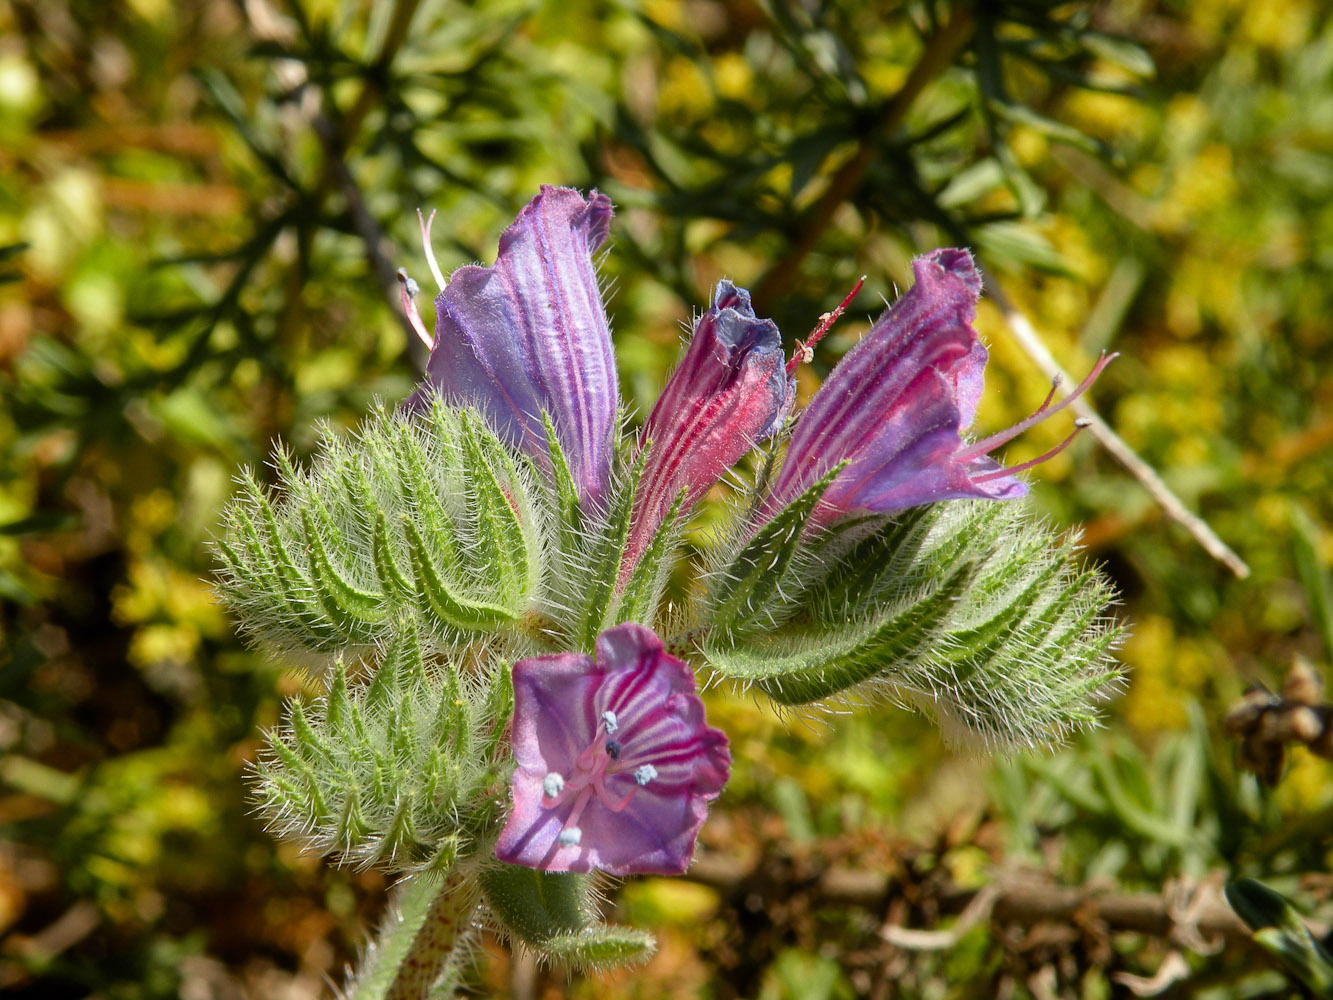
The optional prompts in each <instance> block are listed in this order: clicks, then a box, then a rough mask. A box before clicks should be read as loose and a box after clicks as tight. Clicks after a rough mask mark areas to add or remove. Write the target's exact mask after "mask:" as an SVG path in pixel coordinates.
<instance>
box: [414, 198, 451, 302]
mask: <svg viewBox="0 0 1333 1000" xmlns="http://www.w3.org/2000/svg"><path fill="white" fill-rule="evenodd" d="M434 221H435V209H433V208H432V209H431V210H430V215H429V217H427V218H422V217H421V209H419V208H418V209H417V222H419V223H421V246H422V247H423V248H424V249H425V251H426V263H427V264H429V265H430V273H431V275H432V276H433V277H434V278H435V284H437V285H439V286H440V291H444V286H445V284H446V282H445V280H444V273H443V272H442V271H441V270H440V265H439V264H438V263H437V262H436V260H435V248H434V247H432V246H431V243H430V226H431V223H432V222H434Z"/></svg>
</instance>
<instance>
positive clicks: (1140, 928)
mask: <svg viewBox="0 0 1333 1000" xmlns="http://www.w3.org/2000/svg"><path fill="white" fill-rule="evenodd" d="M684 877H685V878H687V879H690V880H691V881H694V882H698V883H700V884H701V885H706V886H709V887H711V888H713V889H716V890H717V891H718V892H719V893H720V894H721V895H722V897H723V899H724V901H726V902H728V903H736V902H740V901H742V900H743V899H744V898H745V896H746V895H747V894H748V893H749V892H750V886H752V885H753V884H754V883H755V881H756V880H757V879H762V878H763V877H764V875H763V874H762V873H761V872H760V871H759V868H758V867H756V868H746V867H745V866H744V865H741V864H737V863H736V862H735V860H733V859H730V858H723V857H718V856H712V855H706V856H700V857H697V858H695V860H694V864H692V865H691V866H690V869H689V871H688V872H686V874H685V876H684ZM779 892H780V893H781V894H782V895H794V894H796V893H799V892H804V893H808V894H809V895H810V896H811V897H813V899H814V901H816V902H819V903H824V904H828V905H833V906H841V907H848V906H853V907H857V908H860V909H865V910H871V911H872V912H883V911H884V910H885V909H887V907H888V904H889V903H890V902H891V901H892V900H893V899H894V898H895V897H896V895H898V894H900V892H901V887H900V886H897V885H895V883H894V882H893V880H892V879H890V877H889V876H888V875H885V874H882V873H880V872H872V871H864V870H857V869H850V868H839V867H830V868H828V869H826V870H825V871H823V872H822V873H821V874H820V875H819V877H818V878H817V879H816V880H815V881H814V882H813V883H808V884H802V885H793V886H790V887H783V888H782V889H781V890H779ZM982 892H986V893H988V894H989V895H991V896H993V899H990V900H987V902H988V904H989V906H990V920H991V921H992V922H993V923H997V924H1030V923H1035V922H1037V921H1055V922H1063V923H1068V922H1070V921H1072V920H1075V919H1077V920H1078V921H1080V922H1088V921H1091V922H1095V923H1100V924H1103V925H1105V926H1106V927H1107V928H1108V929H1110V930H1112V931H1136V932H1138V933H1140V934H1149V935H1152V936H1154V937H1169V936H1172V935H1174V934H1181V933H1183V934H1185V935H1187V936H1188V935H1195V936H1198V935H1202V936H1203V937H1217V936H1221V937H1222V938H1223V939H1225V940H1226V941H1227V942H1229V943H1240V942H1248V941H1249V940H1250V931H1249V930H1248V929H1247V928H1246V926H1245V925H1244V924H1243V923H1242V922H1241V921H1240V918H1238V917H1237V916H1236V915H1235V913H1233V912H1232V910H1231V908H1230V907H1229V906H1228V905H1227V904H1226V902H1225V901H1224V900H1223V899H1222V897H1221V895H1220V893H1213V894H1207V893H1204V894H1201V895H1199V896H1198V897H1197V898H1196V899H1194V900H1193V901H1192V902H1189V903H1186V904H1184V905H1182V903H1181V901H1180V900H1177V899H1173V898H1172V894H1171V893H1170V892H1168V893H1165V894H1163V895H1158V894H1155V893H1149V892H1139V893H1119V892H1102V891H1099V890H1097V889H1093V888H1088V887H1070V886H1061V885H1056V884H1054V883H1049V882H1043V881H1041V880H1040V878H1034V877H1023V878H1020V877H1013V876H1011V877H1009V878H1002V879H1000V880H999V881H998V882H996V883H994V884H993V885H992V886H988V887H986V888H985V889H984V890H983V889H965V888H961V887H959V886H955V885H952V884H946V885H944V886H943V887H941V888H940V890H939V892H938V894H937V895H936V896H935V902H936V904H937V905H938V908H939V912H940V913H941V914H942V915H946V916H958V915H960V914H962V913H963V912H964V911H965V910H966V909H967V908H968V906H969V905H970V904H972V903H973V902H974V901H975V900H976V899H977V897H978V896H979V895H980V894H981V893H982Z"/></svg>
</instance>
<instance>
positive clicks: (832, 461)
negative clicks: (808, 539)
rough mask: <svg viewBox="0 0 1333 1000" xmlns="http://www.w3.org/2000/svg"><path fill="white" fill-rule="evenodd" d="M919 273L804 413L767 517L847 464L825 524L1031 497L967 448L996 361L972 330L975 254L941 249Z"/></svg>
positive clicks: (833, 489)
mask: <svg viewBox="0 0 1333 1000" xmlns="http://www.w3.org/2000/svg"><path fill="white" fill-rule="evenodd" d="M912 270H913V272H914V273H915V275H916V283H915V284H914V285H913V286H912V288H911V289H910V290H909V291H908V292H907V294H905V295H904V296H903V297H902V298H900V299H899V300H898V302H897V303H895V304H894V305H893V307H892V308H890V309H889V310H888V311H887V312H885V313H884V314H883V315H882V316H881V317H880V318H879V319H878V320H877V321H876V322H875V324H874V326H872V327H871V328H870V331H869V333H867V334H866V336H865V337H864V338H863V339H862V340H861V342H860V343H859V344H857V345H856V346H855V347H854V348H852V350H851V351H849V352H848V353H847V355H846V356H845V357H844V358H843V359H842V361H841V362H839V363H838V365H837V366H836V367H835V368H834V369H833V371H832V373H831V374H830V375H829V377H828V379H827V380H826V381H825V382H824V384H823V386H821V387H820V389H819V391H818V392H817V393H816V394H815V397H814V399H812V400H811V402H810V405H809V407H808V408H807V409H806V410H805V412H804V413H802V415H801V419H800V423H799V424H798V425H797V428H796V431H795V433H794V434H793V435H792V440H791V444H790V446H789V448H788V451H787V457H786V461H785V462H784V464H783V468H782V470H781V472H780V473H779V475H778V478H777V480H776V481H775V483H774V485H773V489H772V491H771V493H770V495H769V497H768V499H767V501H766V504H765V508H764V509H765V511H766V512H769V513H771V512H773V511H776V510H778V509H780V508H781V507H783V506H784V505H785V504H787V503H789V502H790V501H792V500H794V499H795V498H796V497H797V496H799V495H800V494H801V493H803V492H804V491H805V490H806V489H808V488H809V487H811V486H812V485H814V484H815V483H816V482H817V481H818V480H819V479H820V478H821V477H822V476H823V475H824V474H825V473H826V472H828V470H829V469H831V468H832V467H833V466H835V465H837V464H838V463H839V462H843V461H846V462H847V463H848V464H847V467H846V468H845V469H844V470H843V471H842V472H841V473H840V474H839V475H838V477H837V478H836V479H835V480H834V482H833V484H832V485H831V486H830V487H829V489H828V491H827V492H826V493H825V495H824V503H823V505H822V510H821V514H820V516H821V517H823V518H825V519H829V518H833V517H837V516H839V515H840V514H842V513H846V512H851V511H893V510H901V509H903V508H906V507H913V506H916V505H918V504H924V503H932V502H935V501H938V500H948V499H958V498H964V497H977V498H987V499H996V500H1007V499H1012V498H1014V497H1018V496H1022V495H1023V494H1024V493H1026V492H1027V487H1026V486H1025V485H1024V484H1023V483H1022V482H1021V481H1020V480H1018V479H1016V478H1014V477H1013V476H1009V475H1005V474H1003V471H1002V467H1001V466H1000V465H999V464H998V463H996V462H995V461H994V460H992V459H990V458H989V457H987V456H985V455H984V454H980V455H976V454H971V453H969V452H968V451H967V450H966V449H965V446H964V443H963V440H962V432H963V431H964V430H965V429H966V428H967V426H968V425H969V424H970V423H971V422H972V419H973V417H974V416H975V415H976V410H977V403H978V401H979V399H980V397H981V389H982V380H983V372H984V370H985V367H986V359H987V353H986V348H985V347H983V346H982V344H981V342H980V340H979V339H978V338H977V333H976V330H974V329H973V328H972V321H973V319H974V318H975V316H976V307H977V298H978V296H979V295H980V292H981V276H980V275H979V274H978V272H977V269H976V267H975V266H974V265H973V263H972V257H971V255H970V254H969V253H968V252H967V251H965V250H936V251H933V252H932V253H928V254H926V255H925V256H923V257H920V258H918V259H917V260H916V261H914V262H913V263H912ZM997 472H999V473H1000V474H998V475H997V474H996V473H997Z"/></svg>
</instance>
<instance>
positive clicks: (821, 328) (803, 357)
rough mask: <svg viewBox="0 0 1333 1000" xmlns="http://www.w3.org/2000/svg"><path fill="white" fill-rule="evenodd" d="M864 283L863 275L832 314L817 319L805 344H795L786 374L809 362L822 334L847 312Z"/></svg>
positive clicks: (827, 313)
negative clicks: (817, 321) (816, 323)
mask: <svg viewBox="0 0 1333 1000" xmlns="http://www.w3.org/2000/svg"><path fill="white" fill-rule="evenodd" d="M865 283H866V276H865V275H864V274H863V275H861V277H860V278H859V279H858V280H857V282H856V284H855V285H853V286H852V290H851V291H850V292H848V293H847V297H846V298H845V299H843V300H842V302H840V303H839V304H838V308H836V309H834V310H833V311H832V312H826V313H824V315H823V316H820V317H819V325H818V326H817V327H815V328H814V330H813V331H811V333H810V339H809V340H807V341H806V342H805V343H801V342H800V341H799V340H798V341H797V342H796V350H795V351H793V352H792V356H791V360H790V361H788V362H787V374H788V375H790V374H791V373H792V372H794V371H796V369H797V368H798V367H799V366H800V364H801V362H802V361H807V362H808V361H809V360H810V358H811V357H812V356H813V355H814V350H815V345H816V344H818V343H819V342H820V341H821V340H823V339H824V334H826V333H828V332H829V330H831V329H833V324H834V323H836V322H838V318H839V317H840V316H841V315H842V314H843V313H844V312H846V311H847V307H848V306H849V305H851V304H852V299H854V298H856V293H857V292H859V291H860V290H861V286H862V285H864V284H865Z"/></svg>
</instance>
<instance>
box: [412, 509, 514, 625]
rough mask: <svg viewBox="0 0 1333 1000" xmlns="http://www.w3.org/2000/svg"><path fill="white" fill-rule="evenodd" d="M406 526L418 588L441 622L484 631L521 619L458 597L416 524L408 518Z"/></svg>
mask: <svg viewBox="0 0 1333 1000" xmlns="http://www.w3.org/2000/svg"><path fill="white" fill-rule="evenodd" d="M403 526H404V529H405V530H406V532H407V540H408V549H409V551H410V552H411V554H412V567H413V569H414V571H415V572H416V577H417V589H418V590H419V591H420V592H422V593H424V594H425V596H426V601H427V603H428V604H429V605H430V608H431V610H432V611H434V612H435V615H436V617H438V618H439V619H440V621H441V622H443V623H444V624H446V625H448V626H451V627H453V628H458V629H463V630H465V631H481V630H486V629H495V628H499V627H501V626H503V625H507V624H509V623H511V622H513V621H516V620H517V619H518V618H519V615H518V614H517V613H516V612H514V611H511V610H510V609H508V608H505V607H502V606H500V605H498V604H491V603H488V602H485V601H469V600H464V599H463V598H460V597H458V596H456V595H455V594H454V593H453V592H452V591H451V590H450V589H449V586H448V585H447V584H446V583H445V581H444V578H443V577H442V576H441V574H440V571H439V570H438V569H437V568H436V566H435V562H434V560H433V559H432V558H431V556H430V553H429V552H428V551H427V549H426V543H425V542H424V541H423V540H422V537H421V533H420V532H419V531H418V530H417V527H416V525H415V524H413V523H412V521H411V520H409V519H407V518H404V519H403Z"/></svg>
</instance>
